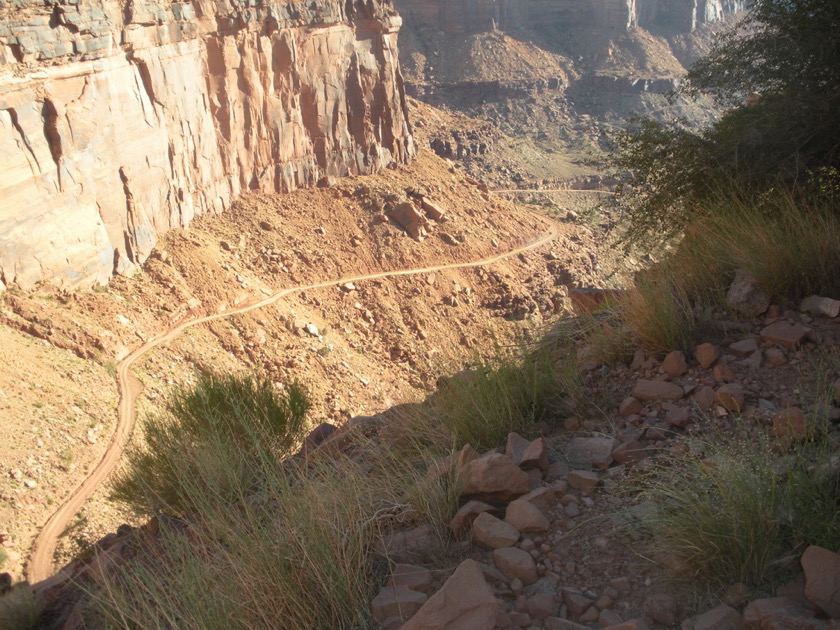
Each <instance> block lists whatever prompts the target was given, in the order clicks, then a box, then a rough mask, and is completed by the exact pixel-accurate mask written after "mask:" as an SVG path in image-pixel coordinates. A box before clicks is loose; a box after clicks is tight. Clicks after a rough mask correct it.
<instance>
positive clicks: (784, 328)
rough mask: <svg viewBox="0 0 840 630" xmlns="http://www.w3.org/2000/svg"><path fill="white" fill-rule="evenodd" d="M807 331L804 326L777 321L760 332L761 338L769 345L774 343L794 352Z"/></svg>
mask: <svg viewBox="0 0 840 630" xmlns="http://www.w3.org/2000/svg"><path fill="white" fill-rule="evenodd" d="M807 333H808V329H807V328H805V327H804V326H793V325H791V324H788V323H787V322H783V321H778V322H774V323H772V324H770V325H769V326H765V327H764V328H763V329H762V330H761V338H762V339H763V340H764V341H768V342H770V343H776V344H779V345H780V346H783V347H785V348H787V349H788V350H795V349H796V348H797V347H798V346H799V344H800V343H801V342H802V340H803V339H804V338H805V335H806V334H807Z"/></svg>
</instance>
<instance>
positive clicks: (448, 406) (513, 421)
mask: <svg viewBox="0 0 840 630" xmlns="http://www.w3.org/2000/svg"><path fill="white" fill-rule="evenodd" d="M557 394H558V391H557V380H556V378H555V376H554V361H553V360H552V354H551V353H550V352H549V351H548V350H547V349H546V348H538V349H536V350H534V351H532V352H522V353H521V358H519V359H517V358H515V357H508V358H502V359H500V360H498V362H496V363H487V362H479V363H478V364H477V366H476V367H475V368H473V369H470V370H463V371H461V372H459V373H457V374H455V375H454V376H452V377H449V378H445V379H444V380H442V382H441V383H440V387H439V388H438V392H437V394H436V395H435V398H434V401H433V403H432V409H430V410H429V413H430V414H432V415H434V416H435V417H436V418H437V421H438V422H441V423H442V424H443V425H445V426H446V427H447V428H448V429H449V431H451V435H452V440H453V441H454V443H455V444H456V445H457V446H462V445H464V444H471V445H473V446H474V447H475V448H479V449H481V448H492V447H495V446H497V445H498V444H499V443H500V442H501V441H502V440H503V439H504V437H505V436H506V435H507V434H508V433H509V432H511V431H515V432H518V433H522V434H523V435H530V434H531V433H533V427H534V424H535V423H536V422H539V421H541V420H546V419H548V417H549V414H550V412H551V411H552V409H553V406H556V403H557V400H558V397H557Z"/></svg>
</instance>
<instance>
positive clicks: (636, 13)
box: [397, 0, 748, 34]
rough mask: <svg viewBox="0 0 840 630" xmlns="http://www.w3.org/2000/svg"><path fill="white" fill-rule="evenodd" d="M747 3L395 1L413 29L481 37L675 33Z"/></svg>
mask: <svg viewBox="0 0 840 630" xmlns="http://www.w3.org/2000/svg"><path fill="white" fill-rule="evenodd" d="M747 2H748V0H397V8H398V9H399V10H400V12H401V13H402V14H403V15H404V16H405V17H406V19H407V20H409V21H410V22H411V24H412V25H413V26H419V27H430V28H436V29H441V30H443V31H444V32H446V33H451V34H461V33H480V32H484V31H487V30H489V29H492V28H493V27H494V26H496V27H499V28H502V29H506V30H507V29H514V28H530V27H534V26H539V27H543V28H544V27H548V28H554V27H558V28H562V27H574V26H594V27H599V28H613V29H619V30H626V29H628V28H632V27H633V26H642V27H644V28H647V29H651V30H658V29H667V30H675V31H677V32H687V31H692V30H694V29H695V28H696V27H697V26H698V25H699V24H708V23H712V22H717V21H719V20H721V19H722V18H723V16H724V15H725V14H726V13H733V12H736V11H741V10H743V9H744V8H745V7H746V5H747Z"/></svg>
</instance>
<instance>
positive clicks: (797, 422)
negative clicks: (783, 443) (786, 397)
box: [773, 407, 810, 440]
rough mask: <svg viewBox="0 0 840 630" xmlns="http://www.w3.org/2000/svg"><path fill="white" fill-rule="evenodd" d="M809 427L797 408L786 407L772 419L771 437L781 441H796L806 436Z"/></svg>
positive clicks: (803, 415) (803, 414)
mask: <svg viewBox="0 0 840 630" xmlns="http://www.w3.org/2000/svg"><path fill="white" fill-rule="evenodd" d="M809 430H810V427H809V425H808V420H807V419H806V418H805V413H804V412H803V411H802V410H801V409H800V408H799V407H788V408H787V409H782V410H781V411H779V412H777V413H776V415H775V417H774V418H773V435H775V436H776V437H777V438H780V439H782V440H797V439H801V438H804V437H807V436H808V433H809Z"/></svg>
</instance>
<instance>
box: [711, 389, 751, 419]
mask: <svg viewBox="0 0 840 630" xmlns="http://www.w3.org/2000/svg"><path fill="white" fill-rule="evenodd" d="M715 403H717V404H718V405H720V406H721V407H723V408H724V409H726V410H727V411H734V412H736V413H737V412H740V411H741V410H743V409H744V388H743V387H741V386H740V385H738V384H737V383H727V384H726V385H721V386H720V387H719V388H718V390H717V391H716V392H715Z"/></svg>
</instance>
